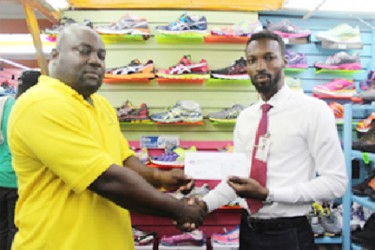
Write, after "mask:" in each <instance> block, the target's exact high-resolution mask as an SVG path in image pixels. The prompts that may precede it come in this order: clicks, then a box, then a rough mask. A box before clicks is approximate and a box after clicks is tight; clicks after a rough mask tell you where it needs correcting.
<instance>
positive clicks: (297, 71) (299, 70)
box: [284, 68, 308, 74]
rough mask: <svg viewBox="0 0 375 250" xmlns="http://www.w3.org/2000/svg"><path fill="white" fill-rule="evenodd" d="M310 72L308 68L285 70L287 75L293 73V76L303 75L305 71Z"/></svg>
mask: <svg viewBox="0 0 375 250" xmlns="http://www.w3.org/2000/svg"><path fill="white" fill-rule="evenodd" d="M306 70H308V68H285V69H284V72H285V73H287V74H288V73H291V74H298V73H302V72H304V71H306Z"/></svg>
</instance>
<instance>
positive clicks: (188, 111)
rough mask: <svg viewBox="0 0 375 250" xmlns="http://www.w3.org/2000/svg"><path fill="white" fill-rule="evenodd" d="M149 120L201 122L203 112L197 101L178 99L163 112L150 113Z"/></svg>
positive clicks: (169, 122) (160, 121) (166, 122)
mask: <svg viewBox="0 0 375 250" xmlns="http://www.w3.org/2000/svg"><path fill="white" fill-rule="evenodd" d="M151 120H153V121H154V122H157V123H165V124H171V123H202V122H203V114H202V110H201V107H200V105H199V103H197V102H196V101H192V100H180V101H177V102H176V104H175V105H174V106H172V107H168V108H166V110H165V111H164V112H160V113H155V114H152V115H151Z"/></svg>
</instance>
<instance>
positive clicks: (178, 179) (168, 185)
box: [161, 168, 195, 194]
mask: <svg viewBox="0 0 375 250" xmlns="http://www.w3.org/2000/svg"><path fill="white" fill-rule="evenodd" d="M161 184H162V187H163V188H165V189H166V190H167V191H176V190H179V191H180V192H181V193H183V194H188V193H190V191H191V190H192V189H193V188H194V184H195V182H194V180H193V179H192V178H191V177H190V176H187V175H185V174H184V172H183V171H182V170H181V169H177V168H175V169H172V170H170V171H165V172H163V173H162V174H161Z"/></svg>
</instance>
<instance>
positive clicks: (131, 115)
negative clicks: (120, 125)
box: [116, 100, 151, 123]
mask: <svg viewBox="0 0 375 250" xmlns="http://www.w3.org/2000/svg"><path fill="white" fill-rule="evenodd" d="M116 111H117V118H118V119H119V121H120V122H133V123H137V122H149V121H151V120H150V116H149V114H148V107H147V104H146V103H142V104H141V105H140V106H139V108H136V107H135V106H134V105H133V104H132V103H131V102H130V101H129V100H126V102H125V104H124V105H122V106H121V107H119V108H116Z"/></svg>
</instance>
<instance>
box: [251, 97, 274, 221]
mask: <svg viewBox="0 0 375 250" xmlns="http://www.w3.org/2000/svg"><path fill="white" fill-rule="evenodd" d="M271 108H272V106H271V105H270V104H267V103H265V104H263V105H262V117H261V118H260V121H259V125H258V130H257V133H256V136H255V144H254V149H253V155H252V157H251V172H250V178H252V179H255V180H257V181H258V182H259V183H260V185H262V186H264V187H265V186H266V181H267V162H263V161H260V160H258V159H257V158H256V157H255V155H256V151H257V146H258V143H259V138H260V136H262V135H265V134H266V133H267V128H268V116H267V113H268V111H269V110H270V109H271ZM247 204H248V205H249V209H250V211H251V213H252V214H254V213H256V212H258V211H259V209H261V208H262V207H263V202H262V201H260V200H254V199H247Z"/></svg>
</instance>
